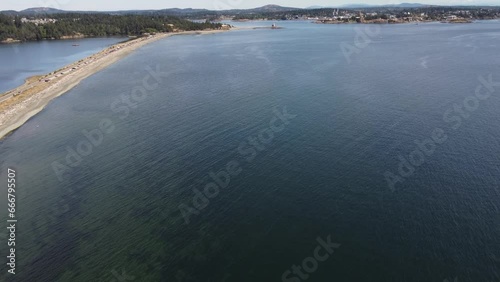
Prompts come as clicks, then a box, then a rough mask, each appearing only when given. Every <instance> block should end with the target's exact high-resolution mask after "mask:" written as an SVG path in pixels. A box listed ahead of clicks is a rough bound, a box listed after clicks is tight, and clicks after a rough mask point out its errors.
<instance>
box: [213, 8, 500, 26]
mask: <svg viewBox="0 0 500 282" xmlns="http://www.w3.org/2000/svg"><path fill="white" fill-rule="evenodd" d="M498 18H500V7H438V6H422V7H368V8H356V9H333V8H320V9H301V10H289V11H276V12H267V13H248V14H244V13H243V14H237V15H232V14H230V13H228V14H227V15H222V16H220V17H218V19H226V20H227V19H232V20H237V21H245V20H311V21H315V22H317V23H327V24H330V23H331V24H336V23H408V22H449V23H469V22H472V21H474V20H488V19H498Z"/></svg>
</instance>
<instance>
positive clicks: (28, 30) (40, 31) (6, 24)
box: [0, 13, 221, 41]
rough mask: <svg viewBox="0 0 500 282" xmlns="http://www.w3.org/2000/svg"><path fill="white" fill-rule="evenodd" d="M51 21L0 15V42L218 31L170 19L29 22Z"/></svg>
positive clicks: (67, 17) (69, 17)
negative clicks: (75, 36)
mask: <svg viewBox="0 0 500 282" xmlns="http://www.w3.org/2000/svg"><path fill="white" fill-rule="evenodd" d="M43 18H51V19H55V20H56V22H55V23H38V24H37V23H35V22H26V21H24V22H23V21H22V20H21V18H20V17H19V16H10V15H4V14H0V41H3V40H5V39H7V38H12V39H15V40H21V41H31V40H42V39H60V38H61V37H63V36H73V35H76V34H83V35H85V36H90V37H101V36H117V35H122V36H127V35H141V34H143V33H145V32H154V31H157V32H172V31H174V30H203V29H219V28H221V24H218V23H210V22H204V23H196V22H192V21H189V20H185V19H181V18H178V17H172V16H142V15H122V16H120V15H108V14H74V13H72V14H54V15H50V16H37V17H36V18H30V19H29V20H41V19H43Z"/></svg>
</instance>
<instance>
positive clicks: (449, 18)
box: [446, 15, 458, 21]
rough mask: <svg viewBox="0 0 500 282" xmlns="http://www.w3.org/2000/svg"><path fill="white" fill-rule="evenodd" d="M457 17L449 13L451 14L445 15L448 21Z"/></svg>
mask: <svg viewBox="0 0 500 282" xmlns="http://www.w3.org/2000/svg"><path fill="white" fill-rule="evenodd" d="M457 18H458V17H457V16H455V15H451V16H448V17H446V19H447V20H449V21H452V20H456V19H457Z"/></svg>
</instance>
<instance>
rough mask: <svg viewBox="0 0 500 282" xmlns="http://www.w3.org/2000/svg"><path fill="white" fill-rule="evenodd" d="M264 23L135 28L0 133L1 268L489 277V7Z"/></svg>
mask: <svg viewBox="0 0 500 282" xmlns="http://www.w3.org/2000/svg"><path fill="white" fill-rule="evenodd" d="M247 24H248V23H247ZM253 24H255V25H267V24H268V23H253ZM278 24H279V25H281V26H283V27H284V29H281V30H264V29H262V30H241V31H233V32H228V33H223V34H216V35H204V36H177V37H172V38H169V39H166V40H162V41H158V42H155V43H153V44H150V45H147V46H145V47H144V48H141V49H140V50H137V51H136V52H134V53H133V54H131V55H129V56H128V57H126V58H125V59H123V60H121V61H120V62H118V63H116V64H114V65H112V66H111V67H109V68H107V69H106V70H104V71H102V72H100V73H98V74H96V75H94V76H92V77H90V78H88V79H86V80H85V81H83V82H82V83H81V84H80V85H78V86H77V87H76V88H74V89H73V90H72V91H70V92H69V93H67V94H65V95H63V96H61V97H60V98H58V99H56V100H54V101H53V102H52V103H51V104H50V105H49V106H48V107H47V108H46V109H45V110H44V111H43V112H41V113H40V114H39V115H37V116H36V117H34V118H32V119H31V120H30V121H28V122H27V123H26V124H25V125H24V126H22V127H21V128H20V129H18V130H17V131H15V132H14V133H13V134H11V135H10V136H8V137H7V138H5V139H3V140H2V141H0V169H1V174H0V175H1V177H0V181H1V183H6V170H7V168H8V167H14V168H16V169H17V171H18V191H17V202H18V210H17V217H18V219H19V222H18V235H17V240H18V245H17V253H16V256H17V257H18V265H17V271H18V274H17V275H16V276H15V279H12V278H11V277H8V278H9V279H10V280H9V281H11V280H12V281H252V282H253V281H290V282H298V281H305V280H307V281H345V282H347V281H370V282H374V281H377V282H378V281H380V282H387V281H394V282H396V281H398V282H399V281H418V282H421V281H426V282H427V281H436V282H442V281H445V280H446V279H447V280H448V281H454V279H455V278H457V279H458V281H460V282H463V281H499V280H500V243H499V240H498V238H499V236H500V224H499V223H500V210H499V203H500V199H499V186H500V141H499V140H500V129H499V127H498V125H499V124H500V111H499V108H500V86H498V82H497V81H500V57H499V56H498V50H499V47H500V23H499V22H498V21H490V22H481V23H474V24H468V25H467V24H463V25H462V24H457V25H447V24H421V25H383V26H380V27H379V28H380V30H377V29H375V27H374V26H370V27H369V28H371V29H370V30H366V28H368V27H367V26H360V25H316V24H311V23H306V22H283V23H282V22H279V23H278ZM348 52H352V54H350V55H345V54H348ZM156 71H159V73H160V74H158V72H157V73H154V72H156ZM152 73H153V74H154V75H152ZM489 75H492V78H491V79H489V78H488V76H489ZM479 77H483V80H486V81H488V80H493V82H494V84H495V83H496V85H495V86H490V87H491V90H494V92H493V93H492V94H490V95H489V97H487V96H486V94H484V93H488V91H487V90H488V88H487V87H486V86H482V87H479V86H480V85H482V84H481V82H480V79H479ZM143 81H146V82H147V84H144V82H143ZM156 83H159V84H156ZM2 87H4V85H3V84H2ZM146 88H147V89H146ZM478 88H479V89H480V92H478V93H482V94H483V95H482V96H479V97H481V99H479V98H475V96H474V95H475V91H476V89H478ZM148 89H149V90H148ZM480 95H481V94H480ZM131 97H132V98H131ZM134 97H135V98H134ZM464 103H465V106H464ZM284 112H286V113H284ZM99 128H101V129H99ZM96 129H99V132H100V133H98V131H96ZM111 129H113V130H112V131H111ZM89 132H90V133H89ZM108 132H109V133H108ZM436 132H437V133H436ZM85 134H87V135H89V134H90V135H92V136H91V137H90V139H91V140H92V141H94V145H91V143H90V141H88V139H87V137H85ZM101 134H102V136H101ZM436 136H437V137H436ZM443 136H446V138H444V137H443ZM432 138H434V140H438V141H439V142H437V141H430V140H432ZM443 139H446V140H443ZM415 141H417V143H421V142H427V143H425V144H427V145H426V146H427V147H425V148H424V149H421V150H425V151H426V154H424V153H422V152H421V151H418V149H417V148H418V147H419V146H417V143H415ZM431 143H432V144H431ZM429 144H431V145H429ZM69 152H72V153H69ZM75 152H76V153H75ZM415 152H416V153H415ZM419 152H420V153H419ZM76 154H78V156H76ZM82 155H84V156H82ZM400 158H404V159H405V161H401V160H400ZM407 162H412V163H413V164H414V165H412V164H408V163H407ZM400 163H405V165H402V170H403V171H402V172H398V166H400ZM54 164H57V165H56V167H57V169H59V171H60V172H61V171H62V172H63V173H61V174H60V175H59V176H61V179H62V181H60V180H59V179H58V175H57V174H56V173H55V171H54ZM415 164H418V166H417V165H415ZM408 166H411V167H412V168H413V171H411V169H410V168H408ZM409 171H410V172H411V173H410V172H409ZM388 172H390V173H392V175H393V177H394V178H393V179H399V180H401V181H399V182H397V183H395V186H394V187H393V188H394V189H391V188H390V187H389V186H390V185H389V184H388V181H387V179H386V177H385V176H384V175H387V173H388ZM214 174H215V176H214ZM214 178H217V181H214V180H213V179H214ZM228 178H230V179H228ZM216 183H218V185H217V184H216ZM217 187H218V188H217ZM205 188H206V190H207V191H206V193H207V194H208V195H209V196H210V198H205V197H204V196H200V194H199V193H201V192H198V191H203V190H204V189H205ZM0 196H1V198H2V199H5V196H6V195H5V189H2V190H1V191H0ZM0 205H1V207H2V208H1V209H0V219H1V220H2V221H3V222H5V219H6V216H7V215H6V208H4V207H5V205H6V201H5V200H4V201H3V202H2V203H1V204H0ZM180 207H181V208H180ZM181 210H182V211H181ZM183 213H184V216H183ZM186 219H187V220H188V221H189V223H186ZM4 230H5V229H4ZM4 232H5V231H4ZM4 236H5V234H4ZM329 236H330V239H328V237H329ZM318 238H320V239H319V241H318ZM321 240H323V241H328V240H330V241H331V242H333V243H336V245H334V246H335V248H334V249H328V248H326V249H323V247H322V246H323V245H324V243H320V241H321ZM2 241H4V240H2ZM338 244H340V245H338ZM318 246H319V249H318ZM6 248H7V246H6V245H5V244H2V246H1V247H0V250H1V251H2V254H6V253H7V250H6ZM317 250H319V253H318V251H317ZM329 251H333V252H332V253H330V252H329ZM325 256H326V257H327V258H326V257H325ZM4 265H5V264H4ZM294 265H296V267H294ZM298 267H300V269H298ZM2 269H4V268H2ZM287 271H288V272H287ZM4 273H5V271H3V272H2V274H1V275H4Z"/></svg>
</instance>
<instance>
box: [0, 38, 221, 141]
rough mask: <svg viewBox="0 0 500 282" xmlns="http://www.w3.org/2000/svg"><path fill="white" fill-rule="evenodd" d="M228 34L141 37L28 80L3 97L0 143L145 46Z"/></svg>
mask: <svg viewBox="0 0 500 282" xmlns="http://www.w3.org/2000/svg"><path fill="white" fill-rule="evenodd" d="M225 31H228V30H203V31H182V32H175V33H158V34H155V35H150V36H148V37H140V38H137V39H134V40H129V41H125V42H120V43H117V44H115V45H113V46H110V47H107V48H105V49H104V50H102V51H100V52H98V53H95V54H93V55H91V56H89V57H87V58H84V59H82V60H80V61H78V62H74V63H71V64H69V65H66V66H65V67H63V68H61V69H59V70H56V71H54V72H51V73H49V74H45V75H38V76H33V77H30V78H27V79H26V82H25V83H24V84H23V85H21V86H19V87H16V88H14V89H12V90H9V91H7V92H5V93H3V94H2V95H0V140H1V139H3V138H4V137H6V136H7V135H9V134H10V133H11V132H13V131H14V130H16V129H17V128H19V127H21V126H22V125H23V124H24V123H26V122H27V121H28V120H29V119H30V118H32V117H33V116H35V115H36V114H38V113H39V112H41V111H42V110H43V109H44V108H45V107H46V106H47V105H48V104H49V103H50V102H51V101H52V100H53V99H55V98H57V97H59V96H61V95H63V94H65V93H67V92H68V91H69V90H71V89H73V88H74V87H75V86H77V85H78V84H79V83H80V82H81V81H83V80H84V79H85V78H87V77H89V76H91V75H93V74H95V73H97V72H99V71H101V70H103V69H105V68H106V67H108V66H110V65H112V64H113V63H115V62H117V61H119V60H121V59H122V58H124V57H126V56H127V55H129V54H130V53H132V52H133V51H135V50H137V49H139V48H141V47H142V46H144V45H147V44H149V43H152V42H155V41H158V40H160V39H164V38H167V37H171V36H175V35H196V34H214V33H220V32H225Z"/></svg>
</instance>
